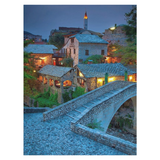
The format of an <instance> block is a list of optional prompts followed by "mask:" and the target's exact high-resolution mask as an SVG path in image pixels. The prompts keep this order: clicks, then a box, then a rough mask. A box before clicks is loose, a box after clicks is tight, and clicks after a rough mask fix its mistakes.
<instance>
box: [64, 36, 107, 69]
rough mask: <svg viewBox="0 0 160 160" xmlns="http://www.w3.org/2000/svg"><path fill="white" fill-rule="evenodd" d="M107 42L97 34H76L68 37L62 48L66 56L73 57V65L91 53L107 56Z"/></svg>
mask: <svg viewBox="0 0 160 160" xmlns="http://www.w3.org/2000/svg"><path fill="white" fill-rule="evenodd" d="M107 44H108V42H106V41H105V40H103V39H101V38H100V37H99V36H97V35H90V34H76V35H74V36H71V37H70V38H69V40H68V42H67V43H66V45H65V46H64V47H63V48H62V49H63V50H64V51H65V53H66V55H67V57H71V58H72V59H73V61H74V64H73V66H75V65H77V64H80V63H82V62H83V61H85V60H86V59H87V58H88V57H89V56H92V55H103V56H107Z"/></svg>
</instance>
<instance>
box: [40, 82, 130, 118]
mask: <svg viewBox="0 0 160 160" xmlns="http://www.w3.org/2000/svg"><path fill="white" fill-rule="evenodd" d="M132 83H133V82H126V81H114V82H110V83H108V84H105V85H103V86H101V87H99V88H97V89H95V90H92V91H90V92H87V93H86V94H84V95H82V96H79V97H77V98H75V99H73V100H71V101H68V102H66V103H63V104H61V105H60V106H58V107H56V108H53V109H52V110H49V111H46V112H44V113H43V120H44V121H46V120H49V119H52V118H56V117H58V116H61V115H64V114H66V113H67V112H70V111H72V110H74V109H76V108H77V107H79V106H82V105H83V104H85V103H87V102H89V101H91V100H94V99H95V98H97V97H99V96H101V95H103V94H104V93H107V92H109V91H111V90H115V89H119V88H124V87H126V86H128V85H130V84H132Z"/></svg>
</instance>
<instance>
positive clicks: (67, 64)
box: [61, 57, 73, 67]
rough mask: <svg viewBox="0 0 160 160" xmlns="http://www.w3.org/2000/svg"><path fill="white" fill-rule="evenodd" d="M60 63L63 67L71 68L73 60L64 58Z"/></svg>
mask: <svg viewBox="0 0 160 160" xmlns="http://www.w3.org/2000/svg"><path fill="white" fill-rule="evenodd" d="M61 62H62V63H63V66H64V67H73V59H72V58H70V57H68V58H66V57H65V58H64V59H63V60H62V61H61Z"/></svg>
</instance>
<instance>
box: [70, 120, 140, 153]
mask: <svg viewBox="0 0 160 160" xmlns="http://www.w3.org/2000/svg"><path fill="white" fill-rule="evenodd" d="M71 130H72V131H74V132H75V133H78V134H80V135H82V136H85V137H88V138H90V139H93V140H95V141H97V142H99V143H102V144H104V145H107V146H110V147H113V148H115V149H117V150H119V151H121V152H124V153H126V154H129V155H136V148H137V145H136V144H134V143H131V142H129V141H125V140H123V139H121V138H118V137H114V136H111V135H109V134H105V133H102V132H101V131H99V130H96V129H91V128H88V127H86V126H84V125H81V124H76V125H75V124H73V123H72V122H71Z"/></svg>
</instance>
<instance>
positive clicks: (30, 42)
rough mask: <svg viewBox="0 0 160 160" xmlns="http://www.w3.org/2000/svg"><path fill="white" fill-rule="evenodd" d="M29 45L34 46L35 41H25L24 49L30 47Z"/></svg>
mask: <svg viewBox="0 0 160 160" xmlns="http://www.w3.org/2000/svg"><path fill="white" fill-rule="evenodd" d="M29 44H34V40H33V39H30V40H25V41H24V47H26V46H28V45H29Z"/></svg>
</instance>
